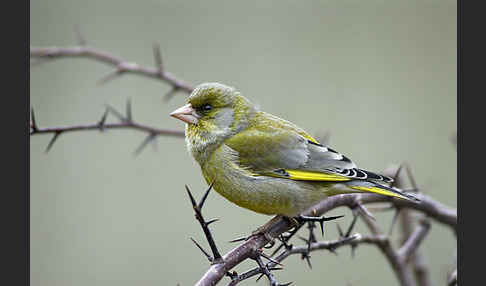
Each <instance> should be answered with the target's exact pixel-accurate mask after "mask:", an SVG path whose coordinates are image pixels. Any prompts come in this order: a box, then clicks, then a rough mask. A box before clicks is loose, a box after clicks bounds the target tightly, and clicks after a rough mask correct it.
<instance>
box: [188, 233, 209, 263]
mask: <svg viewBox="0 0 486 286" xmlns="http://www.w3.org/2000/svg"><path fill="white" fill-rule="evenodd" d="M190 239H191V240H192V242H194V244H195V245H196V246H197V248H199V250H201V252H202V253H204V255H205V256H206V258H207V259H208V260H209V262H213V257H212V256H211V255H209V253H207V251H206V250H204V248H202V246H200V245H199V243H197V242H196V241H195V240H194V239H193V238H192V237H190Z"/></svg>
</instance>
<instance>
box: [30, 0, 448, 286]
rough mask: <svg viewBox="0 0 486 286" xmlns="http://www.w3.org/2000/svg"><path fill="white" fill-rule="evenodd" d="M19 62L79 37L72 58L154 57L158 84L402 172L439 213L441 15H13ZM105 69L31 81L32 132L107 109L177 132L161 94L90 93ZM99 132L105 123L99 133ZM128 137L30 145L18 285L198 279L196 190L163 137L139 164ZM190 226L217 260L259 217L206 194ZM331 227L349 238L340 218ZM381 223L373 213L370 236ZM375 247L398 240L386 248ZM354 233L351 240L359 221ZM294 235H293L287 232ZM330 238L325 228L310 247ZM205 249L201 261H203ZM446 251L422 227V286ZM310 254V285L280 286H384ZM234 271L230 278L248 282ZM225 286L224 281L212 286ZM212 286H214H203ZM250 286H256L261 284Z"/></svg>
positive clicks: (444, 24)
mask: <svg viewBox="0 0 486 286" xmlns="http://www.w3.org/2000/svg"><path fill="white" fill-rule="evenodd" d="M30 5H31V11H30V12H31V16H30V30H31V31H30V32H31V35H30V40H31V46H53V45H56V46H70V45H74V44H75V43H76V40H75V36H74V34H73V26H74V25H76V24H77V25H79V26H80V28H81V30H82V31H83V33H84V35H85V37H86V38H87V41H88V44H89V45H91V46H93V47H96V48H99V49H102V50H105V51H109V52H112V53H113V54H115V55H117V56H120V57H122V58H124V59H126V60H129V61H133V62H137V63H140V64H144V65H153V62H154V60H153V56H152V44H153V43H154V42H158V43H160V46H161V50H162V53H163V58H164V63H165V67H166V69H167V70H168V71H170V72H172V73H173V74H175V75H176V76H177V77H179V78H181V79H183V80H185V81H187V82H188V83H191V84H193V85H195V84H198V83H201V82H206V81H218V82H222V83H225V84H228V85H232V86H235V87H237V89H239V90H240V91H241V92H242V94H243V95H245V96H247V97H248V98H250V99H251V100H252V101H253V102H255V103H257V104H258V105H259V106H261V108H262V109H263V110H265V111H268V112H270V113H273V114H275V115H278V116H281V117H283V118H285V119H287V120H290V121H292V122H294V123H296V124H297V125H299V126H301V127H303V128H304V129H306V130H307V131H309V132H310V133H311V134H314V135H316V136H319V135H320V134H323V133H324V132H326V131H329V132H331V146H332V147H333V148H334V149H336V150H338V151H340V152H342V153H344V154H345V155H347V156H348V157H350V158H351V159H352V160H353V161H355V162H356V163H357V164H358V166H360V167H362V168H364V169H368V170H374V171H382V170H383V169H385V168H386V167H387V166H389V165H390V164H399V163H401V162H404V161H406V162H408V163H409V164H410V165H411V166H412V168H413V171H414V173H415V175H416V179H417V181H418V184H419V186H420V187H421V188H422V190H423V191H424V192H425V193H426V194H428V195H430V196H433V197H434V198H436V199H438V200H439V201H441V202H443V203H445V204H447V205H449V206H452V207H455V206H456V202H457V196H456V180H457V176H456V171H457V167H456V163H457V160H456V159H457V158H456V149H455V146H454V145H453V144H452V143H451V136H455V135H454V134H455V132H456V131H457V127H456V115H457V113H456V88H457V83H456V78H457V75H456V66H457V56H456V47H457V44H456V40H457V36H456V35H457V28H456V25H457V20H456V16H457V5H456V1H449V0H447V1H444V0H440V1H438V0H437V1H432V0H429V1H418V0H417V1H415V0H414V1H338V0H335V1H238V2H236V1H120V0H118V1H115V0H106V1H99V0H98V1H94V0H90V1H66V0H63V1H62V0H43V1H31V3H30ZM111 70H112V69H111V68H109V67H107V66H105V65H103V64H100V63H97V62H92V61H89V60H85V59H65V60H57V61H53V62H51V63H46V64H43V65H40V66H35V67H32V68H31V71H30V80H31V83H30V91H31V105H32V107H33V108H34V109H35V111H36V119H37V121H38V124H39V125H40V126H41V127H48V126H59V125H71V124H87V123H95V122H96V121H97V120H99V118H100V117H101V115H102V113H103V111H104V105H105V104H110V105H112V106H114V107H116V108H118V109H120V110H124V108H125V102H126V100H127V99H128V98H130V99H131V100H132V106H133V113H134V118H135V120H137V121H138V122H140V123H143V124H148V125H152V126H155V127H159V128H171V129H179V130H182V129H183V124H182V123H181V122H180V121H177V120H175V119H173V118H170V117H169V116H168V113H169V112H171V111H172V110H174V109H175V108H177V107H179V106H180V105H182V104H183V103H184V101H185V97H186V96H187V95H185V94H183V93H179V94H177V95H176V96H175V97H174V98H173V99H172V100H170V101H169V102H164V101H163V97H164V94H166V93H167V92H168V91H169V87H168V85H166V84H164V83H162V82H158V81H155V80H152V79H149V78H144V77H139V76H134V75H126V76H123V77H121V78H119V79H115V80H114V81H112V82H109V83H108V84H106V85H102V86H98V85H97V84H96V81H97V80H98V79H99V78H101V77H102V76H103V75H105V74H107V73H109V72H110V71H111ZM110 120H114V119H113V118H110ZM144 138H145V135H144V134H142V133H139V132H136V131H131V130H110V131H108V132H105V133H103V134H101V133H99V132H97V131H92V132H79V133H72V134H66V135H62V136H61V137H60V139H59V140H58V141H57V142H56V144H55V145H54V147H53V149H52V150H51V152H49V153H48V154H45V153H44V149H45V147H46V145H47V143H48V142H49V140H50V136H47V135H46V136H41V135H39V136H35V137H31V139H30V142H31V146H30V154H31V155H30V156H31V170H30V171H31V185H30V199H31V208H30V215H31V226H30V230H31V237H30V240H31V242H30V245H31V247H30V251H31V262H30V265H31V283H32V284H33V285H50V286H54V285H70V286H76V285H82V286H86V285H90V286H96V285H103V286H110V285H116V286H124V285H176V284H178V283H179V284H180V285H192V284H193V283H194V282H195V281H197V280H198V279H199V277H200V276H201V275H202V274H203V273H204V272H205V270H206V269H207V268H208V266H209V265H208V262H207V260H206V258H205V257H203V256H202V255H201V253H200V252H199V250H198V249H197V248H196V247H195V246H194V245H193V244H192V242H191V241H190V240H189V237H193V238H195V239H196V240H197V241H199V242H200V243H201V244H202V245H204V246H206V245H207V244H206V241H205V239H204V236H203V233H202V231H201V230H200V227H199V224H198V223H197V222H196V220H195V219H194V216H193V213H192V209H191V207H190V203H189V201H188V198H187V195H186V193H185V190H184V184H187V185H189V186H190V187H191V189H192V190H193V193H194V194H195V196H196V197H197V198H199V197H200V196H201V195H202V193H203V191H204V189H205V188H206V185H205V182H204V180H203V178H202V176H201V174H200V170H199V167H198V166H197V165H196V163H195V162H194V161H193V160H192V159H191V157H190V155H189V154H188V153H187V151H186V147H185V143H184V141H183V140H182V139H180V138H169V137H159V138H158V140H157V142H158V148H157V150H154V149H153V148H151V147H150V146H148V148H146V149H145V150H144V151H143V152H142V153H141V154H140V155H139V156H137V157H134V156H133V155H132V152H133V151H134V150H135V148H136V147H137V146H138V144H140V142H141V141H142V140H143V139H144ZM204 211H205V214H206V216H207V217H208V218H215V217H216V218H220V219H221V221H220V222H218V223H215V224H214V225H213V227H212V229H213V231H214V235H215V239H216V242H217V244H218V246H219V247H220V249H221V251H222V252H223V253H225V252H227V251H228V250H230V249H231V248H232V247H234V246H235V245H234V244H229V243H227V241H229V240H231V239H233V238H235V237H239V236H241V235H246V234H248V233H249V232H250V231H252V230H254V229H255V228H257V227H258V226H260V225H262V224H263V223H265V222H266V221H267V220H268V219H269V218H270V217H267V216H264V215H259V214H256V213H252V212H251V211H248V210H245V209H241V208H239V207H237V206H235V205H233V204H231V203H230V202H228V201H226V200H224V199H223V198H222V197H220V196H219V195H218V194H216V193H213V194H211V195H210V197H209V199H208V201H207V206H206V209H205V210H204ZM333 214H345V215H346V217H345V218H344V219H343V220H342V222H341V225H342V226H344V225H345V224H346V223H347V222H349V221H350V217H351V213H350V211H349V210H347V209H338V210H335V211H334V212H333ZM392 215H393V214H392V213H378V214H376V216H377V220H378V223H379V224H380V225H381V226H382V228H383V229H384V230H388V228H389V222H390V221H391V217H392ZM396 230H398V229H395V232H394V234H393V236H392V239H393V241H397V240H398V238H399V232H398V231H396ZM357 231H360V232H363V233H367V230H366V228H365V227H364V225H363V223H362V222H359V223H358V227H357ZM302 235H306V233H305V232H302ZM336 237H337V232H336V228H335V226H334V223H329V224H328V231H327V232H326V238H327V239H335V238H336ZM206 247H207V246H206ZM455 247H456V239H455V236H454V235H453V234H452V233H451V231H450V230H449V229H448V228H446V227H444V226H442V225H439V224H437V223H433V225H432V229H431V232H430V234H429V236H428V237H427V239H426V241H425V242H424V244H423V245H422V246H421V249H423V251H424V254H425V256H426V261H427V262H428V264H429V265H430V271H431V277H432V280H433V281H434V284H435V285H444V284H445V281H446V276H447V273H448V271H449V270H450V268H451V267H452V262H453V258H452V257H453V253H454V251H455ZM338 253H339V256H337V257H336V256H334V255H332V254H331V253H329V252H327V251H323V252H318V253H314V254H313V255H312V262H313V270H310V269H309V268H308V267H307V265H306V264H305V261H302V260H300V257H298V256H295V257H291V258H289V259H287V260H286V261H285V262H284V265H285V270H283V271H279V272H277V273H276V277H277V279H278V281H279V282H282V283H283V282H289V281H294V282H295V285H324V284H325V285H347V284H346V283H349V284H351V285H361V286H363V285H377V284H379V285H398V283H397V282H396V279H395V277H394V274H393V272H392V269H391V267H390V265H389V264H388V263H387V262H386V259H385V258H384V256H382V255H381V254H380V252H379V250H378V249H376V248H375V247H372V246H362V247H360V248H358V250H357V253H356V257H355V258H354V259H351V257H350V251H349V248H348V247H346V248H343V249H340V250H338ZM254 266H255V263H254V262H253V261H247V262H245V263H243V264H242V265H240V266H239V267H237V269H236V270H237V271H238V272H242V271H244V270H246V269H249V268H250V267H254ZM226 279H227V278H225V280H226ZM227 282H228V280H226V283H227ZM221 284H222V285H224V282H222V283H221ZM241 284H242V285H253V284H255V282H254V279H251V280H248V281H245V282H243V283H241ZM266 284H267V282H266V281H265V279H261V280H260V281H259V282H258V285H266Z"/></svg>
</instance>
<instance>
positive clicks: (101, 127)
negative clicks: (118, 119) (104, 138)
mask: <svg viewBox="0 0 486 286" xmlns="http://www.w3.org/2000/svg"><path fill="white" fill-rule="evenodd" d="M108 113H109V111H108V108H107V109H106V110H105V113H103V116H101V119H100V121H98V126H99V127H100V131H105V122H106V117H108Z"/></svg>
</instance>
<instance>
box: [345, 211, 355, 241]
mask: <svg viewBox="0 0 486 286" xmlns="http://www.w3.org/2000/svg"><path fill="white" fill-rule="evenodd" d="M356 221H358V215H353V220H352V221H351V224H350V225H349V228H348V230H347V231H346V234H345V235H344V237H349V236H350V235H351V232H352V231H353V228H354V225H355V224H356Z"/></svg>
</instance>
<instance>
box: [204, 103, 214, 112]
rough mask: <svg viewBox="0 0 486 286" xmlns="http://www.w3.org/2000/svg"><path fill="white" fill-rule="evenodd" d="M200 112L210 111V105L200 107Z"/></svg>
mask: <svg viewBox="0 0 486 286" xmlns="http://www.w3.org/2000/svg"><path fill="white" fill-rule="evenodd" d="M201 109H202V111H205V112H206V111H210V110H211V109H213V107H212V106H211V104H205V105H203V106H202V108H201Z"/></svg>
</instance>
